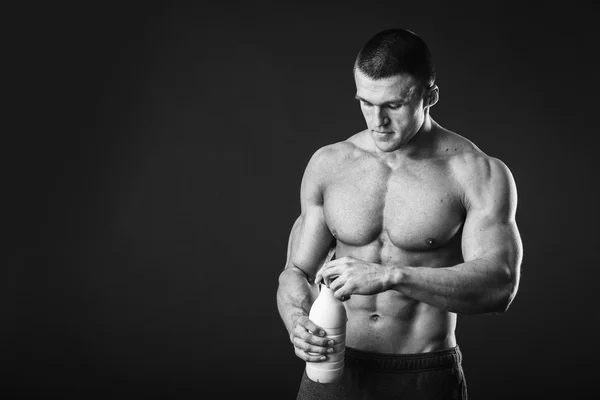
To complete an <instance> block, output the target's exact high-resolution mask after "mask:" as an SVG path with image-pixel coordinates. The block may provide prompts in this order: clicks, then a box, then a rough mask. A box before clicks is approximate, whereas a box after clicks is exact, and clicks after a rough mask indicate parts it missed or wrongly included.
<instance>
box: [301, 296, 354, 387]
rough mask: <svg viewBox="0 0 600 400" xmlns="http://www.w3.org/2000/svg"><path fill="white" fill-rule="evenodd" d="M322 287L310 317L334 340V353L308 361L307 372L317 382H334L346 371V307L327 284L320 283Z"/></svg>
mask: <svg viewBox="0 0 600 400" xmlns="http://www.w3.org/2000/svg"><path fill="white" fill-rule="evenodd" d="M320 289H321V290H320V292H319V296H317V299H316V300H315V302H314V303H313V305H312V307H311V309H310V312H309V314H308V318H310V320H311V321H312V322H314V323H315V324H317V325H318V326H320V327H321V328H323V330H325V333H326V337H327V338H328V339H331V340H333V342H334V345H333V353H327V360H325V361H317V362H310V361H307V362H306V374H307V375H308V377H309V378H310V379H311V380H313V381H315V382H319V383H332V382H335V381H337V380H339V379H340V378H341V377H342V373H343V372H344V353H345V350H344V344H345V342H346V321H347V316H346V307H345V306H344V303H342V302H341V301H339V300H338V299H336V298H335V296H334V295H333V291H332V290H331V289H329V288H328V287H327V286H326V285H320Z"/></svg>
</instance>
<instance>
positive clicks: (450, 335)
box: [336, 241, 456, 354]
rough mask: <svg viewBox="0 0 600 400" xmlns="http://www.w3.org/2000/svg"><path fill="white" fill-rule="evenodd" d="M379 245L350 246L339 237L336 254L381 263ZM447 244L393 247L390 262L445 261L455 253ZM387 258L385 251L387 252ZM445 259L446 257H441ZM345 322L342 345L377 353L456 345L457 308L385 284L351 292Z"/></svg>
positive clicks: (430, 264)
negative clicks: (377, 289) (426, 248)
mask: <svg viewBox="0 0 600 400" xmlns="http://www.w3.org/2000/svg"><path fill="white" fill-rule="evenodd" d="M384 250H385V249H382V246H365V247H360V248H356V247H349V246H344V245H343V244H341V243H340V242H339V241H338V245H337V249H336V258H341V257H344V256H351V257H355V258H357V259H360V260H363V261H368V262H377V263H381V254H382V253H387V254H389V252H386V251H384ZM449 250H450V249H448V248H443V249H441V250H439V251H435V250H433V251H431V252H427V253H415V254H411V253H406V252H403V251H400V250H399V249H398V248H397V247H394V251H392V253H396V254H394V256H392V257H391V259H389V261H386V262H385V264H388V265H391V264H393V265H409V266H422V267H435V266H436V265H438V266H442V264H441V263H440V262H442V263H443V264H445V265H444V266H448V262H450V261H451V260H450V259H451V258H453V257H451V256H450V254H452V253H454V252H453V251H449ZM386 259H388V257H386ZM444 261H446V262H445V263H444ZM344 304H345V306H346V312H347V316H348V322H347V325H346V346H349V347H352V348H355V349H360V350H365V351H373V352H378V353H392V354H409V353H423V352H430V351H436V350H442V349H447V348H450V347H454V346H455V345H456V337H455V334H454V332H455V327H456V314H454V313H451V312H448V311H444V310H441V309H439V308H436V307H433V306H430V305H428V304H425V303H422V302H420V301H417V300H414V299H412V298H410V297H408V296H405V295H404V294H402V293H401V292H398V291H395V290H388V291H386V292H383V293H379V294H376V295H370V296H365V295H352V296H351V298H350V299H349V300H347V301H346V302H345V303H344Z"/></svg>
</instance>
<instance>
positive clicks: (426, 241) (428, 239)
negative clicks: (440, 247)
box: [425, 238, 435, 246]
mask: <svg viewBox="0 0 600 400" xmlns="http://www.w3.org/2000/svg"><path fill="white" fill-rule="evenodd" d="M425 243H427V244H428V245H429V246H433V245H434V244H435V239H434V238H427V239H425Z"/></svg>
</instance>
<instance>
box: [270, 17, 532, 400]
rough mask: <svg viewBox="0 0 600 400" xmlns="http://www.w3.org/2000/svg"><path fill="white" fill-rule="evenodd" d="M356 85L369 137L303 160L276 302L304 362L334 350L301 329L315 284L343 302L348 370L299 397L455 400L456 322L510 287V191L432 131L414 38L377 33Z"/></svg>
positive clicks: (459, 386) (452, 136)
mask: <svg viewBox="0 0 600 400" xmlns="http://www.w3.org/2000/svg"><path fill="white" fill-rule="evenodd" d="M354 78H355V83H356V98H357V99H358V101H359V102H360V107H361V110H362V112H363V115H364V118H365V121H366V125H367V129H366V130H364V131H362V132H359V133H357V134H355V135H353V136H351V137H349V138H348V139H346V140H344V141H341V142H339V143H334V144H331V145H327V146H325V147H323V148H321V149H319V150H318V151H316V152H315V154H314V155H313V156H312V158H311V159H310V161H309V163H308V165H307V167H306V170H305V173H304V176H303V179H302V184H301V196H300V199H301V215H300V217H299V218H298V219H297V220H296V223H295V224H294V226H293V228H292V231H291V234H290V238H289V242H288V259H287V263H286V268H285V269H284V271H283V272H282V273H281V275H280V278H279V288H278V292H277V304H278V308H279V312H280V314H281V318H282V319H283V322H284V323H285V326H286V328H287V330H288V333H289V335H290V339H291V341H292V343H293V345H294V349H295V353H296V356H298V357H299V358H301V359H302V360H304V361H316V362H318V361H321V360H325V359H326V357H327V354H328V352H327V350H328V348H329V347H330V343H328V341H327V339H326V338H325V337H324V334H325V333H324V332H322V331H323V330H322V329H321V328H320V327H318V326H316V325H315V324H314V323H313V322H312V321H310V320H309V318H308V313H309V310H310V307H311V305H312V302H313V301H314V300H315V298H316V296H317V295H318V287H317V284H326V285H327V286H328V287H330V288H331V289H332V290H333V291H334V292H335V296H336V297H337V298H339V299H340V300H342V301H344V304H345V307H346V310H347V315H348V321H347V327H346V353H345V360H346V362H345V371H344V375H343V378H342V381H341V382H338V383H333V384H320V383H314V382H312V381H310V380H309V379H308V378H307V376H306V373H305V374H304V376H303V379H302V382H301V385H300V390H299V393H298V398H299V399H309V398H311V399H313V398H314V399H354V398H356V399H388V398H402V399H430V398H431V399H436V400H442V399H464V398H466V396H467V392H466V383H465V380H464V374H463V370H462V367H461V357H462V355H461V353H460V350H459V348H458V346H457V342H456V337H455V328H456V319H457V314H483V313H501V312H504V311H506V310H507V308H508V307H509V305H510V303H511V301H512V300H513V298H514V297H515V295H516V292H517V288H518V283H519V274H520V264H521V259H522V244H521V239H520V235H519V232H518V229H517V225H516V222H515V214H516V207H517V193H516V187H515V182H514V180H513V177H512V175H511V173H510V171H509V169H508V168H507V166H506V165H505V164H504V163H503V162H502V161H500V160H498V159H497V158H493V157H490V156H488V155H486V154H485V153H484V152H483V151H481V150H480V149H479V148H478V147H477V146H475V145H474V144H473V143H472V142H470V141H469V140H467V139H466V138H464V137H462V136H460V135H458V134H456V133H454V132H451V131H449V130H447V129H445V128H443V127H442V126H440V125H439V124H438V123H437V122H435V121H434V120H433V119H432V117H431V115H430V113H431V107H432V106H433V105H434V104H436V102H437V101H438V98H439V89H438V87H437V86H436V85H435V69H434V67H433V62H432V59H431V56H430V52H429V50H428V47H427V45H426V43H425V42H424V41H423V40H422V39H421V38H420V37H419V36H418V35H416V34H414V33H413V32H410V31H407V30H403V29H390V30H386V31H383V32H380V33H378V34H376V35H375V36H374V37H372V38H371V39H370V40H369V41H368V42H367V43H366V44H365V46H364V47H363V48H362V49H361V51H360V53H359V54H358V57H357V59H356V62H355V64H354ZM333 249H334V250H335V259H334V260H333V261H327V262H325V260H326V257H327V255H328V253H329V252H330V250H332V251H333ZM311 353H312V354H311Z"/></svg>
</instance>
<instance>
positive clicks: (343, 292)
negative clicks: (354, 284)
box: [332, 285, 352, 301]
mask: <svg viewBox="0 0 600 400" xmlns="http://www.w3.org/2000/svg"><path fill="white" fill-rule="evenodd" d="M332 290H333V289H332ZM351 294H352V293H351V289H350V288H349V287H348V285H342V286H341V287H340V288H339V289H337V290H334V291H333V295H334V296H335V298H336V299H338V300H340V301H346V300H349V299H350V296H351Z"/></svg>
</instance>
